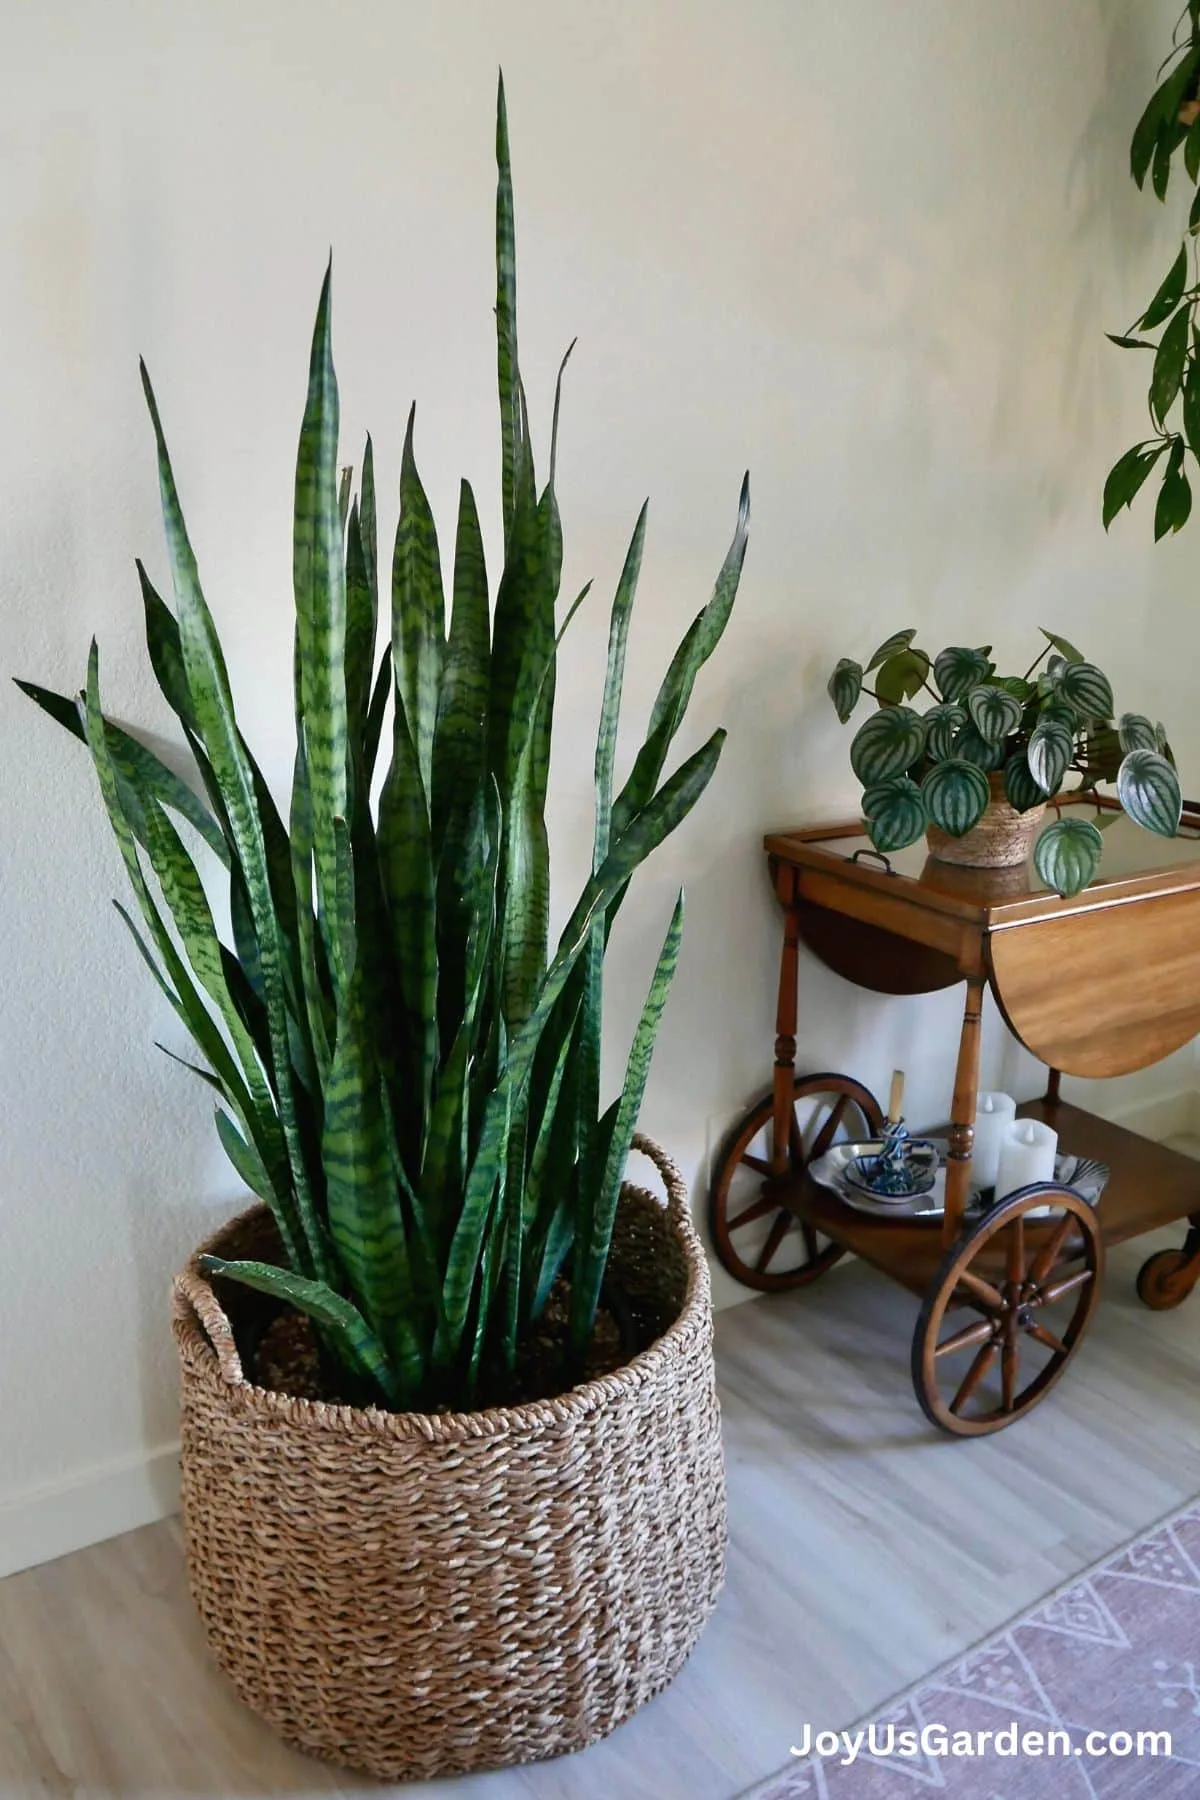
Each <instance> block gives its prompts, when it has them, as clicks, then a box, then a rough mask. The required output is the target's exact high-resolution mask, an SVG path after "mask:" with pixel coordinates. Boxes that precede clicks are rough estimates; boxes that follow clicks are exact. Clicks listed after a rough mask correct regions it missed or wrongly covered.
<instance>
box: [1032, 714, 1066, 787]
mask: <svg viewBox="0 0 1200 1800" xmlns="http://www.w3.org/2000/svg"><path fill="white" fill-rule="evenodd" d="M1074 749H1075V738H1074V733H1073V732H1072V730H1071V728H1070V727H1069V726H1067V725H1064V724H1063V722H1062V720H1061V719H1058V718H1053V717H1052V718H1045V717H1043V718H1042V719H1040V720H1039V721H1038V723H1037V725H1036V727H1035V728H1034V731H1033V733H1032V735H1031V737H1030V739H1029V748H1028V750H1027V752H1026V755H1027V758H1028V761H1029V768H1030V772H1031V774H1032V775H1033V779H1034V780H1035V781H1036V782H1037V784H1038V786H1039V787H1040V788H1041V790H1042V792H1043V794H1057V792H1058V790H1059V788H1060V787H1061V786H1062V783H1063V777H1064V776H1065V775H1066V772H1067V770H1068V768H1069V767H1070V764H1071V757H1072V755H1073V753H1074Z"/></svg>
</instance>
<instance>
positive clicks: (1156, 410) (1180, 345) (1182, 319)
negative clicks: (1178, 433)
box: [1150, 309, 1189, 425]
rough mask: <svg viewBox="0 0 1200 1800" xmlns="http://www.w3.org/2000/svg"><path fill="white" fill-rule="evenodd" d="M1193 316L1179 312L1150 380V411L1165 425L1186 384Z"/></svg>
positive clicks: (1164, 337) (1164, 336) (1166, 334)
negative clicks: (1183, 384) (1190, 324)
mask: <svg viewBox="0 0 1200 1800" xmlns="http://www.w3.org/2000/svg"><path fill="white" fill-rule="evenodd" d="M1188 323H1189V314H1188V312H1187V310H1186V309H1185V310H1184V311H1182V312H1178V313H1176V315H1175V317H1174V318H1173V319H1172V320H1171V323H1170V324H1169V325H1168V326H1167V329H1166V330H1165V331H1164V332H1163V334H1162V337H1161V338H1160V340H1159V345H1158V349H1157V350H1156V351H1155V353H1154V371H1153V373H1152V374H1151V377H1150V410H1151V412H1152V413H1153V414H1154V417H1155V418H1156V419H1157V420H1158V422H1159V424H1160V425H1161V424H1162V423H1163V422H1164V420H1165V419H1166V416H1167V414H1168V413H1169V412H1170V410H1171V407H1172V406H1173V405H1174V403H1175V397H1176V395H1177V394H1178V393H1179V389H1180V387H1181V386H1182V383H1183V370H1184V364H1185V362H1186V360H1187V351H1188Z"/></svg>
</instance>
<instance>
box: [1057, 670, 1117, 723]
mask: <svg viewBox="0 0 1200 1800" xmlns="http://www.w3.org/2000/svg"><path fill="white" fill-rule="evenodd" d="M1059 686H1060V690H1061V692H1062V695H1063V698H1064V699H1065V700H1066V701H1068V702H1069V704H1070V705H1071V706H1073V707H1074V708H1075V711H1076V712H1077V713H1078V714H1079V716H1080V718H1082V719H1111V718H1112V716H1113V691H1112V687H1111V684H1110V683H1109V679H1108V676H1107V675H1105V674H1103V673H1102V671H1101V670H1099V669H1098V668H1097V667H1096V665H1095V663H1089V662H1073V663H1069V664H1068V665H1067V667H1066V669H1064V671H1063V674H1062V677H1061V680H1060V683H1059Z"/></svg>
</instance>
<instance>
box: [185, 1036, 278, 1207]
mask: <svg viewBox="0 0 1200 1800" xmlns="http://www.w3.org/2000/svg"><path fill="white" fill-rule="evenodd" d="M167 1054H168V1056H169V1055H170V1054H171V1053H170V1051H168V1052H167ZM178 1060H179V1059H178V1058H176V1061H178ZM186 1066H189V1067H190V1065H186ZM196 1073H197V1074H198V1075H203V1074H204V1070H203V1069H197V1070H196ZM206 1079H208V1080H211V1079H212V1077H211V1076H209V1077H206ZM217 1086H218V1087H219V1086H220V1083H219V1082H218V1083H217ZM215 1117H216V1126H217V1136H218V1138H219V1139H220V1141H221V1148H222V1150H224V1152H225V1154H226V1156H227V1157H228V1158H229V1160H230V1162H231V1163H232V1164H233V1167H234V1169H235V1171H236V1172H237V1174H238V1176H239V1177H240V1178H241V1180H242V1181H244V1182H245V1184H246V1186H247V1187H248V1188H249V1189H250V1192H251V1193H252V1194H257V1195H258V1197H259V1199H260V1200H268V1201H269V1199H270V1196H271V1194H272V1192H273V1189H272V1185H271V1181H270V1179H269V1177H268V1175H267V1171H266V1170H265V1169H264V1167H263V1164H262V1158H261V1157H260V1156H259V1154H258V1151H257V1150H256V1149H255V1148H254V1146H253V1144H251V1143H250V1142H248V1140H247V1139H246V1138H244V1137H243V1136H242V1133H241V1132H240V1131H239V1130H238V1128H237V1126H236V1125H235V1124H234V1122H233V1120H232V1119H231V1118H230V1116H229V1114H228V1113H227V1112H222V1110H221V1108H220V1107H219V1106H218V1107H217V1109H216V1115H215Z"/></svg>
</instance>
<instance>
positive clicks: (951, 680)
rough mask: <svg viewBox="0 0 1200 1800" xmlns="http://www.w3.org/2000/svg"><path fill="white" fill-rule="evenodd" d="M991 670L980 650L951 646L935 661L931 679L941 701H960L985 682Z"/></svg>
mask: <svg viewBox="0 0 1200 1800" xmlns="http://www.w3.org/2000/svg"><path fill="white" fill-rule="evenodd" d="M991 669H992V665H991V663H990V662H989V660H988V658H987V657H986V656H985V655H984V654H983V652H982V650H964V649H963V648H962V647H961V646H960V645H952V646H951V647H950V649H948V650H943V651H942V653H941V655H940V656H939V657H938V658H937V660H936V661H935V663H934V665H933V678H934V680H935V681H936V682H937V684H938V690H939V692H940V693H941V696H942V699H943V700H962V699H965V698H966V696H967V695H968V694H969V693H970V691H971V689H972V688H973V687H978V685H979V683H980V682H981V681H986V680H987V678H988V676H989V675H990V674H991Z"/></svg>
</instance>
